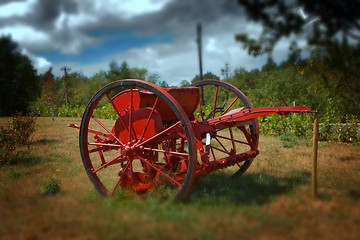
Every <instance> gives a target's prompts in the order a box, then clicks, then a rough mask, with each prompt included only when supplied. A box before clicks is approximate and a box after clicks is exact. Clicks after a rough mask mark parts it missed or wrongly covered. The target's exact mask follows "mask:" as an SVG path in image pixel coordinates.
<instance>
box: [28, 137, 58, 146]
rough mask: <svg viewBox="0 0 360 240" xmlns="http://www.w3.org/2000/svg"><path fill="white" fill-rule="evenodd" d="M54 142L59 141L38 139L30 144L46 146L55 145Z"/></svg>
mask: <svg viewBox="0 0 360 240" xmlns="http://www.w3.org/2000/svg"><path fill="white" fill-rule="evenodd" d="M56 142H59V140H57V139H49V138H42V139H38V140H36V141H34V142H33V143H32V144H33V145H46V144H50V143H56Z"/></svg>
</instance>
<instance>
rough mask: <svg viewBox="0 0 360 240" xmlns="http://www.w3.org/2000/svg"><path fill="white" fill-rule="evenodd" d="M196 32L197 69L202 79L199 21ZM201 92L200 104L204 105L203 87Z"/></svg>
mask: <svg viewBox="0 0 360 240" xmlns="http://www.w3.org/2000/svg"><path fill="white" fill-rule="evenodd" d="M196 33H197V38H196V42H197V44H198V53H199V69H200V76H199V78H200V81H201V80H203V74H202V54H201V23H198V24H197V26H196ZM200 92H201V105H204V90H203V87H201V88H200Z"/></svg>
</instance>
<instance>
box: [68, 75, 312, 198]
mask: <svg viewBox="0 0 360 240" xmlns="http://www.w3.org/2000/svg"><path fill="white" fill-rule="evenodd" d="M204 84H208V85H211V84H214V86H215V87H216V89H215V97H214V101H213V107H212V113H211V114H210V115H209V116H211V119H207V120H206V119H204V113H203V109H202V106H201V104H200V102H199V99H200V93H199V90H198V87H188V88H178V89H171V88H170V89H162V88H159V87H157V86H155V85H153V84H150V83H146V82H142V81H140V80H124V81H123V82H122V81H119V82H115V83H113V84H110V85H107V86H105V87H104V88H103V89H102V90H100V91H99V92H98V93H97V94H95V95H94V97H93V100H92V101H90V103H89V105H88V107H87V109H86V111H85V113H84V117H83V120H82V125H81V126H77V125H74V124H70V125H69V127H74V128H77V129H80V148H81V154H82V159H83V163H84V166H85V169H86V170H87V172H88V175H89V177H90V179H91V180H92V182H93V183H94V185H95V187H96V188H97V189H98V190H99V192H101V193H102V194H104V195H112V194H114V192H115V191H116V189H117V188H118V186H121V187H122V188H125V189H130V190H132V191H135V192H143V191H146V190H153V191H154V192H157V186H158V185H161V184H163V183H164V179H165V181H168V182H170V183H172V184H174V185H175V186H176V187H177V188H178V189H179V195H178V199H180V198H182V197H183V196H184V195H185V193H186V192H187V191H188V189H189V187H190V186H191V182H192V180H193V179H194V177H197V176H201V175H205V174H208V173H210V172H213V171H217V170H219V169H222V168H226V167H229V166H233V165H238V166H240V170H241V169H242V168H243V166H241V165H240V163H246V164H243V165H246V166H245V167H246V168H245V170H246V169H247V167H248V166H249V165H250V163H251V162H252V160H253V159H254V158H255V157H256V156H257V155H258V154H259V151H258V149H257V145H258V129H256V128H258V125H257V122H256V120H254V119H256V118H257V117H260V116H265V115H268V114H288V113H290V112H296V113H314V111H311V110H310V109H308V108H307V107H305V106H296V107H265V108H252V106H251V104H250V102H249V101H248V100H247V98H246V97H245V95H243V94H242V93H241V92H240V91H239V90H238V89H236V88H235V87H233V86H231V85H230V84H227V83H224V82H220V81H216V80H208V81H203V82H202V83H199V84H198V85H199V86H202V85H204ZM123 85H125V86H128V89H126V90H123V91H121V92H119V93H117V94H115V96H114V97H110V93H111V91H112V90H113V89H116V88H119V87H122V86H123ZM219 87H225V88H226V89H228V90H230V91H232V92H234V93H235V95H236V96H235V97H234V99H233V100H231V102H230V104H229V105H228V106H227V107H226V109H225V110H224V109H222V110H221V115H220V116H218V117H216V116H215V113H216V104H217V101H218V92H219ZM103 96H106V98H105V99H107V100H108V101H109V102H110V103H111V106H112V107H113V109H114V111H115V112H116V114H117V116H118V119H117V120H116V121H115V124H114V126H112V129H111V130H110V129H109V128H108V127H106V126H105V124H104V123H103V120H101V119H98V118H96V117H95V116H94V115H93V113H92V112H93V109H94V108H95V107H96V105H97V104H98V102H99V101H100V99H101V98H102V97H103ZM240 100H241V101H242V103H243V104H244V106H243V107H240V108H237V109H232V110H230V109H231V108H232V107H233V106H234V105H235V103H236V102H238V101H240ZM196 108H198V109H199V111H200V116H201V119H202V120H201V121H199V120H198V119H196V118H195V116H194V112H195V111H196ZM189 119H190V120H191V121H189ZM90 121H94V122H95V123H96V124H97V125H98V126H100V128H101V129H103V130H104V131H105V132H103V131H99V130H95V129H91V128H90V124H89V122H90ZM254 121H255V122H254ZM255 123H256V124H255ZM233 129H239V130H240V131H241V133H243V135H244V140H238V139H236V137H235V135H234V132H233ZM227 131H228V132H227ZM224 133H225V134H227V135H223V134H224ZM89 134H91V135H89ZM90 136H93V140H91V138H90ZM204 140H205V142H204ZM211 141H213V144H212V143H211ZM223 141H228V142H229V143H230V146H231V147H230V148H229V147H228V148H227V147H226V146H225V145H224V144H223ZM237 145H244V146H248V150H245V151H243V152H240V150H239V149H238V148H239V147H237ZM185 147H188V151H186V149H185ZM195 148H196V149H195ZM189 151H190V152H189ZM193 151H195V153H194V152H193ZM196 151H197V152H199V155H200V159H199V160H197V158H196V155H197V154H196ZM238 151H239V152H238ZM96 152H97V153H98V154H99V158H100V162H99V163H94V162H93V161H94V160H93V157H92V156H93V155H92V154H94V153H96ZM107 152H114V153H116V154H115V156H113V157H110V158H109V159H110V160H107V158H106V157H105V154H107ZM219 153H221V154H223V155H222V157H217V156H216V155H218V154H219ZM159 154H161V155H162V156H163V158H164V162H163V163H161V162H160V161H159ZM135 160H138V161H139V162H140V164H141V166H142V169H143V170H142V172H139V171H136V170H134V166H133V165H134V164H135V162H134V161H135ZM94 164H95V165H96V164H99V165H97V166H96V167H94V166H95V165H94ZM112 165H119V166H120V170H119V172H118V179H117V181H116V183H115V186H114V187H106V186H105V185H104V182H103V180H102V179H100V178H101V177H100V176H99V173H100V172H101V171H102V170H103V169H105V168H107V167H110V166H112ZM245 170H242V171H245ZM180 193H181V194H180Z"/></svg>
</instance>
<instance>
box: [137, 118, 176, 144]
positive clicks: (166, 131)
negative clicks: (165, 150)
mask: <svg viewBox="0 0 360 240" xmlns="http://www.w3.org/2000/svg"><path fill="white" fill-rule="evenodd" d="M179 124H180V121H179V122H177V123H175V124H173V125H172V126H171V127H169V128H166V129H165V130H163V131H161V132H159V133H158V134H156V135H154V136H152V137H151V138H149V139H147V140H146V141H144V142H140V143H138V144H136V145H135V146H136V147H140V146H142V145H145V144H147V143H149V142H151V141H153V140H154V139H156V138H158V137H159V136H161V135H163V134H167V133H169V132H170V131H172V130H173V129H174V128H176V127H177V126H178V125H179Z"/></svg>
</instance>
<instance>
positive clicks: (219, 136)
mask: <svg viewBox="0 0 360 240" xmlns="http://www.w3.org/2000/svg"><path fill="white" fill-rule="evenodd" d="M215 136H216V137H218V138H222V139H226V140H229V141H232V139H231V138H228V137H224V136H221V135H218V134H216V135H215ZM233 140H234V142H237V143H241V144H245V145H249V143H248V142H243V141H239V140H236V139H233Z"/></svg>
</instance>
